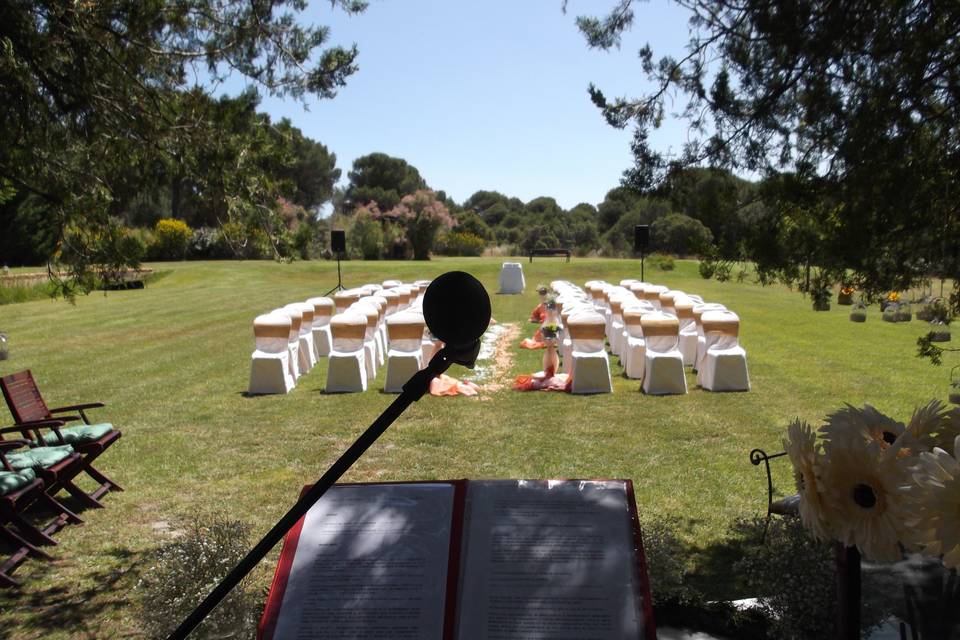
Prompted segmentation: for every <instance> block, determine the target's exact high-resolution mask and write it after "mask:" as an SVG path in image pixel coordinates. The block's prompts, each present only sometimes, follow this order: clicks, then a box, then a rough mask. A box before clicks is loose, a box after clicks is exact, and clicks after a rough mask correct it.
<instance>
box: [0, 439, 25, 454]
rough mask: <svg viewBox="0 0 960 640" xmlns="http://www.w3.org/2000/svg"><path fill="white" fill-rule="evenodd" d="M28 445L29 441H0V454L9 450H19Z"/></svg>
mask: <svg viewBox="0 0 960 640" xmlns="http://www.w3.org/2000/svg"><path fill="white" fill-rule="evenodd" d="M29 445H30V441H29V440H0V452H6V451H8V450H11V449H19V448H20V447H26V446H29Z"/></svg>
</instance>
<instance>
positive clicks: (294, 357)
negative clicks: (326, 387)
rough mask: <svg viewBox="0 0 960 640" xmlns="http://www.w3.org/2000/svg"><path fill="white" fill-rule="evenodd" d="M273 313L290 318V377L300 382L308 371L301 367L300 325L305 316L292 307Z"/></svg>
mask: <svg viewBox="0 0 960 640" xmlns="http://www.w3.org/2000/svg"><path fill="white" fill-rule="evenodd" d="M271 313H277V314H280V315H283V316H287V317H288V318H290V335H289V337H288V338H287V352H288V353H289V354H290V363H289V364H290V375H292V376H293V379H294V380H299V379H300V376H302V375H303V374H304V373H306V371H304V370H303V369H302V368H301V367H300V324H301V323H302V322H303V315H302V314H301V313H300V311H299V310H297V309H293V308H290V307H280V308H279V309H274V310H273V311H271Z"/></svg>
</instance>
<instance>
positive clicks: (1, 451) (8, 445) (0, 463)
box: [0, 440, 31, 473]
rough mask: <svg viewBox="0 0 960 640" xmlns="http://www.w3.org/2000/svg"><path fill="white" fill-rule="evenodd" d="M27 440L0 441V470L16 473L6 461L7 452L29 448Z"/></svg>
mask: <svg viewBox="0 0 960 640" xmlns="http://www.w3.org/2000/svg"><path fill="white" fill-rule="evenodd" d="M30 444H31V443H30V441H29V440H0V470H2V471H10V472H13V473H16V470H15V469H14V468H13V466H12V465H11V464H10V462H9V461H8V460H7V451H12V450H14V449H19V448H20V447H23V446H30Z"/></svg>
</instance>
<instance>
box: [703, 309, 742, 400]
mask: <svg viewBox="0 0 960 640" xmlns="http://www.w3.org/2000/svg"><path fill="white" fill-rule="evenodd" d="M700 321H701V323H702V325H703V333H704V336H705V340H706V357H705V358H704V363H703V368H702V369H701V370H700V371H698V373H697V380H698V382H699V383H700V386H701V387H703V388H704V389H706V390H707V391H749V390H750V376H749V374H748V373H747V352H746V351H745V350H744V349H743V347H741V346H740V338H739V333H740V318H739V317H737V314H735V313H734V312H732V311H705V312H704V313H703V315H702V316H701V318H700Z"/></svg>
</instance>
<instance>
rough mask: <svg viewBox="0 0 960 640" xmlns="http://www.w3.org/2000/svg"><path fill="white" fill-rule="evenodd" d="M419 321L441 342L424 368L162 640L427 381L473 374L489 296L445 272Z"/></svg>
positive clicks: (196, 615)
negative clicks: (459, 372)
mask: <svg viewBox="0 0 960 640" xmlns="http://www.w3.org/2000/svg"><path fill="white" fill-rule="evenodd" d="M423 319H424V321H425V322H426V325H427V328H428V329H430V333H432V334H433V335H434V336H436V337H437V338H439V339H440V340H442V341H443V342H444V345H445V346H444V347H443V349H440V351H438V352H437V353H436V355H434V356H433V358H431V359H430V363H429V364H428V365H427V366H426V367H425V368H424V369H421V370H420V371H418V372H416V373H415V374H413V376H411V377H410V379H409V380H408V381H407V383H406V384H405V385H403V392H402V393H401V394H400V395H399V396H398V397H397V399H396V400H394V401H393V402H392V403H391V404H390V406H389V407H387V408H386V409H385V410H384V412H383V413H381V414H380V416H379V417H378V418H377V419H376V420H374V421H373V424H371V425H370V426H369V427H368V428H367V430H366V431H364V432H363V433H362V434H361V435H360V437H359V438H357V440H356V442H354V443H353V444H352V445H350V448H349V449H347V450H346V451H345V452H344V453H343V455H341V456H340V457H339V458H338V459H337V461H336V462H334V463H333V465H332V466H331V467H330V468H329V469H327V471H326V473H324V474H323V475H322V476H320V479H319V480H317V482H316V483H315V484H314V485H313V486H312V487H311V488H310V489H309V490H308V491H307V492H305V493H304V494H303V496H302V497H301V498H300V499H299V500H298V501H297V503H296V504H294V505H293V506H292V507H291V508H290V510H289V511H287V513H286V514H284V516H283V517H282V518H280V520H279V521H277V524H275V525H274V526H273V528H272V529H270V531H268V532H267V534H266V535H265V536H264V537H263V539H261V540H260V542H258V543H257V544H256V545H254V547H253V549H251V550H250V551H249V552H248V553H247V555H246V556H244V558H243V559H242V560H241V561H240V563H239V564H237V566H236V567H234V568H233V569H232V570H231V571H230V573H228V574H227V575H226V577H225V578H224V579H223V580H221V581H220V584H218V585H217V586H216V587H214V589H213V591H211V592H210V594H209V595H208V596H207V597H206V598H204V600H203V602H201V603H200V604H199V605H197V608H196V609H194V610H193V612H192V613H191V614H190V615H189V616H187V617H186V619H185V620H184V621H183V622H181V623H180V626H179V627H177V628H176V629H175V630H174V632H173V633H171V634H170V636H169V639H168V640H185V639H186V637H187V636H188V635H190V632H191V631H193V629H195V628H196V626H197V625H198V624H200V623H201V622H203V619H204V618H206V617H207V615H209V614H210V612H211V611H213V609H214V608H215V607H216V606H217V605H218V604H220V601H221V600H223V598H224V597H225V596H226V595H227V594H228V593H230V591H231V590H232V589H233V588H234V587H235V586H237V584H239V583H240V581H241V580H243V579H244V578H245V577H246V575H247V574H248V573H250V571H252V570H253V568H254V567H255V566H257V564H258V563H259V562H260V561H261V560H263V557H264V556H266V555H267V553H269V552H270V549H272V548H273V547H274V546H275V545H276V544H277V543H278V542H280V540H281V538H283V536H285V535H286V534H287V532H288V531H289V530H290V529H291V528H293V525H295V524H296V523H297V522H298V521H299V520H300V518H302V517H303V516H304V515H306V513H307V511H308V510H309V509H310V507H312V506H313V505H314V504H315V503H316V502H317V501H318V500H319V499H320V498H322V497H323V494H325V493H326V492H327V490H328V489H329V488H330V487H332V486H333V484H334V483H335V482H336V481H337V480H339V479H340V477H341V476H343V474H344V473H346V472H347V470H348V469H349V468H350V467H351V466H353V463H354V462H356V461H357V460H359V459H360V456H362V455H363V454H364V452H366V450H367V449H368V448H369V447H370V445H372V444H373V443H374V442H376V440H377V438H379V437H380V436H381V435H382V434H383V432H384V431H386V430H387V427H389V426H390V425H391V424H393V421H394V420H396V419H397V418H398V417H400V414H402V413H403V412H404V411H405V410H406V408H407V407H409V406H410V405H411V404H413V403H414V402H416V401H417V400H419V399H420V398H422V397H423V395H424V394H425V393H426V392H427V391H428V390H429V389H430V381H431V380H433V379H434V378H436V377H437V376H438V375H440V374H441V373H443V372H444V371H446V370H447V368H449V367H450V365H451V364H454V363H457V364H462V365H464V366H466V367H470V368H471V369H472V368H473V366H474V364H475V363H476V360H477V354H478V353H479V351H480V337H481V336H482V335H483V333H484V332H485V331H486V330H487V325H489V324H490V296H489V295H487V290H486V289H484V287H483V285H482V284H481V283H480V281H479V280H477V279H476V278H474V277H473V276H471V275H470V274H469V273H466V272H463V271H449V272H447V273H444V274H442V275H440V276H438V277H437V278H436V279H434V280H433V281H432V282H431V283H430V286H429V287H427V290H426V292H425V293H424V294H423Z"/></svg>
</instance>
